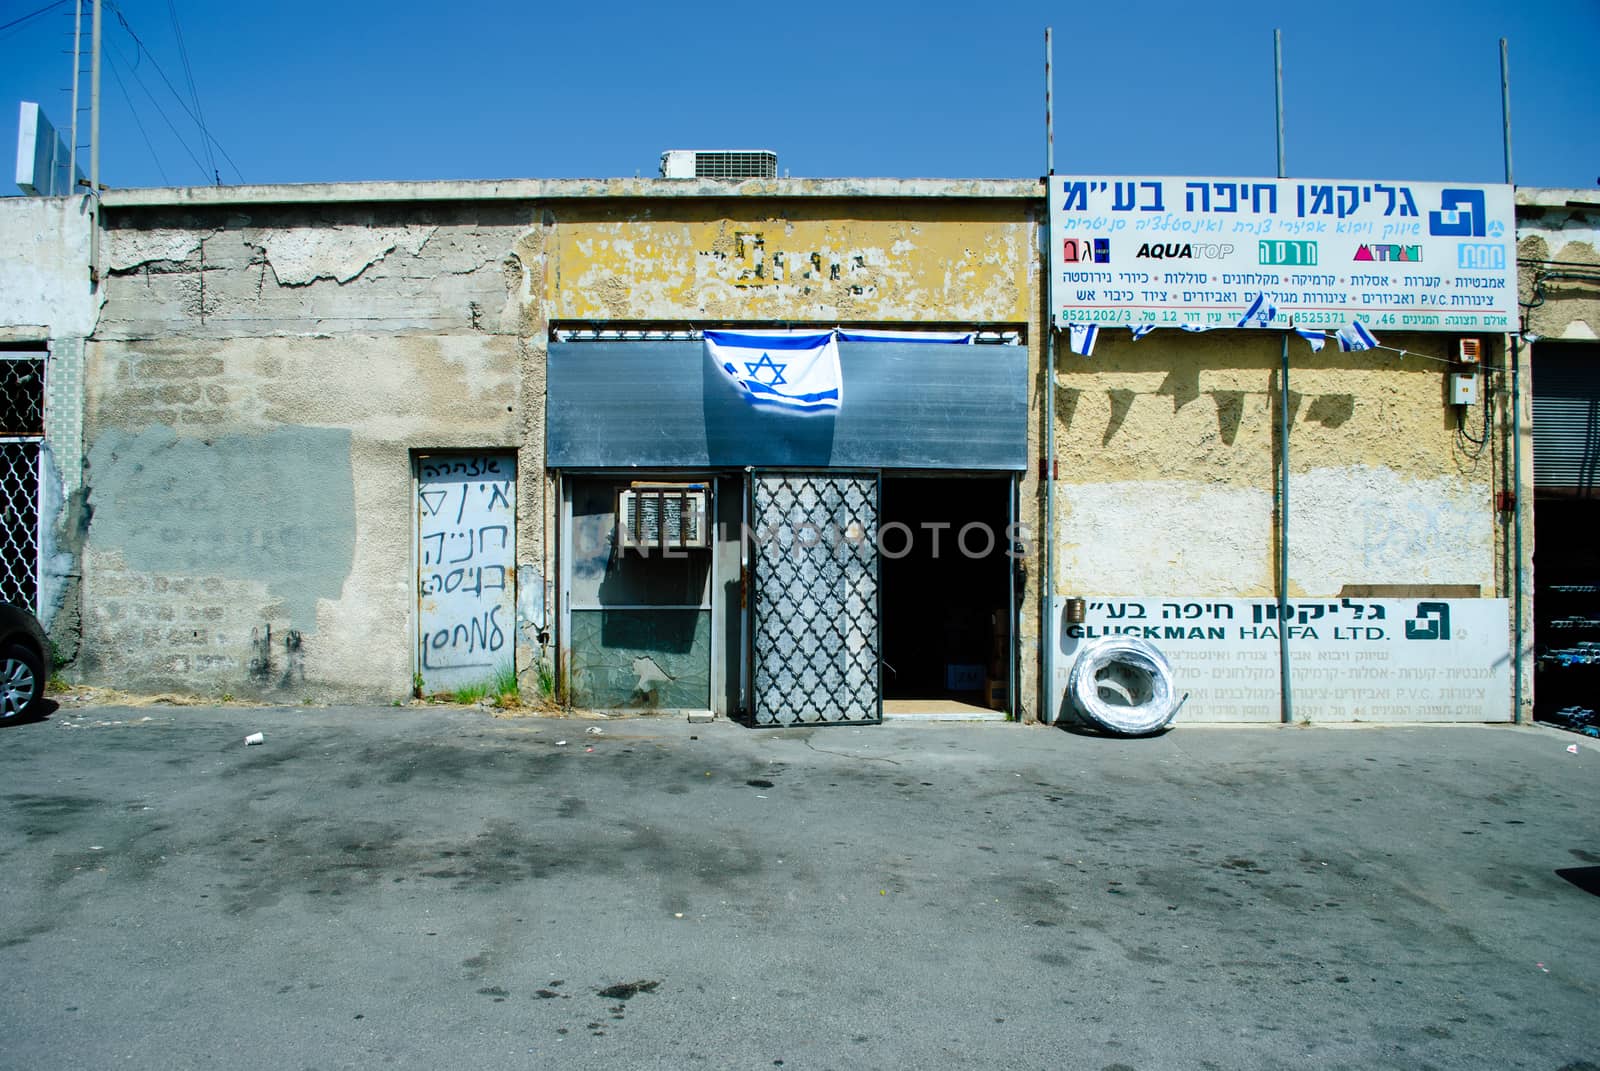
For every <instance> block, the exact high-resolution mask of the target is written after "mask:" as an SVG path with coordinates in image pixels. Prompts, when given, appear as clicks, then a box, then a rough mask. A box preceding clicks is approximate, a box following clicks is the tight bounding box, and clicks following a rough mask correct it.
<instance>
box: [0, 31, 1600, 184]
mask: <svg viewBox="0 0 1600 1071" xmlns="http://www.w3.org/2000/svg"><path fill="white" fill-rule="evenodd" d="M47 3H48V0H0V24H5V23H9V22H11V21H12V20H14V19H20V18H23V17H24V16H26V15H28V14H30V13H31V12H34V11H36V10H38V9H39V8H42V7H45V6H46V4H47ZM87 8H88V0H85V9H86V10H87ZM174 11H175V12H176V14H177V16H178V24H179V25H180V26H181V27H182V33H183V37H184V40H185V43H186V45H187V52H188V61H189V68H190V70H192V73H193V80H194V84H195V87H196V89H197V91H198V98H199V105H200V108H199V110H200V112H201V113H202V114H203V115H204V117H205V120H206V123H207V126H208V127H209V129H210V131H211V133H212V135H213V136H214V138H215V139H216V142H217V143H219V144H220V146H221V151H218V150H217V149H216V148H215V147H213V149H212V152H211V157H208V156H207V154H206V152H205V151H204V142H203V139H202V138H201V136H200V134H199V132H198V129H197V126H196V124H195V123H194V121H193V120H192V119H191V118H190V116H189V114H188V113H187V112H186V111H185V105H187V106H188V108H189V110H193V109H194V105H193V103H192V100H191V99H190V98H189V95H188V91H187V86H188V78H187V75H186V71H185V65H184V59H183V55H182V53H181V52H180V50H179V47H178V44H177V38H176V35H175V33H174V30H173V17H172V14H173V12H174ZM119 13H120V15H121V18H122V20H125V21H126V28H125V27H124V25H123V23H122V21H119V19H118V17H117V16H118V14H119ZM1051 24H1053V25H1054V28H1055V33H1056V44H1055V62H1056V79H1055V83H1056V170H1057V171H1058V172H1059V173H1062V174H1069V173H1087V174H1164V175H1239V176H1252V175H1272V174H1274V173H1275V171H1276V158H1275V127H1274V119H1273V98H1272V30H1273V29H1274V28H1280V29H1282V30H1283V33H1284V65H1285V96H1286V114H1287V127H1288V167H1289V174H1290V175H1292V176H1297V177H1318V178H1391V179H1411V180H1427V181H1447V180H1449V181H1461V182H1497V181H1500V180H1501V179H1502V177H1503V173H1504V170H1503V163H1502V154H1501V153H1502V150H1501V117H1500V81H1499V39H1500V38H1501V37H1506V38H1508V39H1509V41H1510V49H1511V77H1512V121H1513V126H1514V132H1513V136H1514V150H1515V164H1516V179H1517V182H1518V184H1519V185H1525V186H1574V187H1591V188H1592V187H1594V186H1595V185H1596V183H1597V181H1600V63H1597V62H1596V61H1595V60H1594V49H1595V47H1596V45H1597V43H1600V2H1596V0H1548V2H1544V3H1540V4H1531V3H1526V2H1522V3H1518V2H1505V3H1484V2H1475V0H1463V2H1457V3H1442V2H1438V3H1422V2H1418V3H1407V2H1403V0H1391V2H1371V0H1353V2H1347V3H1337V4H1334V3H1314V4H1313V3H1294V2H1292V0H1291V2H1280V3H1277V4H1268V3H1262V2H1257V0H1234V2H1230V3H1225V4H1196V3H1178V2H1173V0H1159V2H1142V0H1126V2H1120V3H1119V2H1108V3H1101V4H1091V5H1084V4H1053V5H1051V4H1043V3H1005V2H1003V0H1002V2H1001V3H990V4H982V3H980V4H971V3H963V4H955V3H951V2H949V0H927V2H924V3H908V2H902V0H879V2H875V3H857V4H851V5H846V6H841V5H821V4H817V5H796V4H774V3H760V2H756V3H751V2H749V0H745V2H743V3H738V4H720V3H695V2H693V0H680V2H674V3H650V4H640V5H638V6H637V7H632V8H630V6H629V5H627V4H594V3H571V2H561V3H554V4H539V3H529V2H526V0H525V2H521V3H502V2H498V0H455V2H453V3H449V4H443V3H437V2H432V3H422V2H414V0H385V2H382V3H375V2H370V0H369V2H367V3H361V4H356V3H349V2H346V0H321V2H317V3H312V2H307V0H279V2H266V3H256V4H236V3H223V2H219V0H209V2H202V0H116V2H115V3H114V4H113V3H112V2H111V0H106V15H105V41H106V49H105V52H106V55H107V57H108V62H107V65H106V71H105V74H104V75H103V85H102V95H103V102H104V103H103V117H102V120H101V129H102V136H103V145H102V150H101V181H102V182H104V183H106V184H107V185H111V186H160V185H195V184H205V183H208V182H209V181H210V180H211V173H212V170H213V160H212V158H214V165H215V169H216V170H217V171H219V172H220V173H221V177H222V180H223V181H224V182H225V183H230V184H231V183H237V182H240V181H247V182H252V183H256V182H322V181H355V180H368V179H454V178H463V179H480V178H525V177H532V178H564V177H613V176H632V175H634V174H642V175H645V176H650V175H653V174H654V173H655V170H656V167H657V165H658V161H659V157H660V153H661V151H662V150H664V149H668V148H766V149H773V150H775V151H776V152H777V153H778V166H779V168H780V170H781V171H787V172H789V173H791V174H793V175H794V176H796V177H832V176H845V175H849V176H895V177H999V178H1007V177H1009V178H1032V177H1037V176H1038V175H1040V174H1042V173H1043V172H1044V169H1045V150H1044V73H1043V59H1044V42H1043V34H1044V28H1045V26H1046V25H1051ZM130 29H131V31H132V34H130V32H129V30H130ZM71 31H72V4H71V3H70V2H69V3H64V4H61V5H59V6H57V7H54V8H52V9H51V10H49V11H48V12H46V13H45V14H43V15H40V16H38V17H36V18H32V19H29V20H27V21H25V22H23V23H21V24H20V25H18V26H14V27H12V28H10V29H6V30H0V107H3V109H4V110H3V112H0V115H3V116H4V118H0V130H7V131H12V132H13V134H12V137H11V138H10V139H9V140H8V141H7V143H6V146H5V148H4V150H3V151H4V156H5V159H6V160H7V161H8V162H7V165H6V166H7V167H8V168H9V167H10V166H11V163H10V161H12V160H13V159H14V151H15V150H14V148H13V146H14V145H15V139H14V130H15V124H16V118H15V117H16V110H17V103H18V102H19V101H20V100H35V101H38V102H39V103H40V104H41V105H42V106H43V108H44V110H45V113H46V114H47V115H48V116H49V117H50V118H51V119H52V121H54V122H55V123H56V125H57V127H58V128H62V129H65V128H66V127H67V125H68V123H69V122H70V113H71V95H70V93H69V92H68V91H67V88H68V87H69V86H70V80H71V66H72V60H71V52H70V50H71V45H72V37H71ZM132 35H137V37H138V38H139V40H141V41H142V42H143V45H144V47H143V48H140V46H138V45H137V44H135V41H134V37H133V36H132ZM87 37H88V19H87V14H86V16H85V47H86V48H87ZM85 70H87V63H86V64H85ZM163 75H164V76H165V80H164V79H163ZM167 81H170V82H171V84H172V85H173V86H174V87H176V88H177V89H178V90H179V91H180V92H182V94H183V97H184V102H183V103H182V104H180V102H179V100H178V98H177V97H176V96H175V95H174V94H173V93H172V92H171V91H169V90H168V88H167V85H166V82H167ZM147 90H148V93H147ZM83 95H84V101H85V106H87V96H88V78H87V75H85V77H84V82H83ZM81 122H82V127H83V131H82V133H81V134H80V138H79V141H80V143H81V144H87V141H88V134H87V128H88V115H87V112H85V113H84V114H83V118H82V120H81ZM141 124H142V131H141ZM174 128H175V130H174ZM175 131H176V132H175ZM80 155H81V156H83V157H84V158H85V159H86V158H87V151H86V150H85V151H83V152H82V153H81V154H80ZM85 170H87V166H85ZM7 179H8V181H6V182H5V183H4V187H5V191H6V192H15V188H14V186H13V185H12V183H11V182H10V181H9V175H8V176H7Z"/></svg>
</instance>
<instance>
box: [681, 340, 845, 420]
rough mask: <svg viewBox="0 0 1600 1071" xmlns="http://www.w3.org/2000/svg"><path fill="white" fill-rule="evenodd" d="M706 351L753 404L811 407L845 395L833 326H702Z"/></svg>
mask: <svg viewBox="0 0 1600 1071" xmlns="http://www.w3.org/2000/svg"><path fill="white" fill-rule="evenodd" d="M704 338H705V344H706V354H707V356H709V357H710V358H711V360H712V362H713V363H714V364H715V365H716V366H717V370H718V371H720V372H721V373H722V374H723V375H724V376H725V377H726V378H727V380H728V381H729V382H730V383H732V384H733V385H734V386H736V387H738V388H739V391H740V393H742V394H743V395H744V396H745V398H747V399H748V400H749V401H750V402H751V403H753V404H756V405H771V406H777V407H780V408H783V409H794V410H800V411H802V412H813V411H817V410H823V409H837V408H839V405H840V403H841V402H842V401H843V400H844V382H843V378H842V377H841V375H840V373H839V343H838V341H837V340H836V337H835V335H834V333H833V332H832V331H825V332H818V331H706V332H705V333H704Z"/></svg>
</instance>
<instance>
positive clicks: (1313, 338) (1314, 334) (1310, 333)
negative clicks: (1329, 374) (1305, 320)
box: [1294, 327, 1328, 353]
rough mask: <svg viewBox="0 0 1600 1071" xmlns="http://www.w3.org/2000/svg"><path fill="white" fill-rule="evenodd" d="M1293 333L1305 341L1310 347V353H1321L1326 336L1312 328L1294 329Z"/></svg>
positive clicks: (1325, 343) (1326, 340)
mask: <svg viewBox="0 0 1600 1071" xmlns="http://www.w3.org/2000/svg"><path fill="white" fill-rule="evenodd" d="M1294 333H1295V334H1297V335H1299V336H1300V337H1301V338H1303V339H1305V340H1306V344H1307V345H1308V346H1310V347H1311V352H1312V353H1321V352H1322V347H1323V346H1325V345H1327V342H1328V336H1327V334H1325V333H1324V332H1322V331H1318V330H1316V329H1314V328H1310V327H1297V328H1295V329H1294Z"/></svg>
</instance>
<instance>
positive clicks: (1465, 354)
mask: <svg viewBox="0 0 1600 1071" xmlns="http://www.w3.org/2000/svg"><path fill="white" fill-rule="evenodd" d="M1456 359H1457V360H1459V361H1460V362H1461V363H1462V364H1482V363H1483V339H1481V338H1461V339H1457V340H1456Z"/></svg>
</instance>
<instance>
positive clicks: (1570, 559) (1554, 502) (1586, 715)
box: [1533, 491, 1600, 732]
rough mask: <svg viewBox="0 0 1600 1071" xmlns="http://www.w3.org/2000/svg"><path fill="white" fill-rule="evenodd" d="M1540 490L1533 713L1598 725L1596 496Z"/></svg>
mask: <svg viewBox="0 0 1600 1071" xmlns="http://www.w3.org/2000/svg"><path fill="white" fill-rule="evenodd" d="M1569 494H1572V495H1573V497H1556V496H1555V495H1552V494H1548V493H1545V494H1540V495H1539V496H1538V497H1536V498H1535V500H1534V505H1533V528H1534V536H1533V576H1534V597H1533V607H1534V611H1533V612H1534V623H1533V640H1534V651H1535V662H1534V683H1533V695H1534V707H1533V715H1534V717H1535V718H1537V719H1538V720H1540V721H1546V722H1551V723H1553V724H1556V725H1560V726H1562V727H1563V728H1568V729H1576V730H1578V731H1579V732H1586V731H1588V732H1592V731H1594V730H1596V729H1600V714H1597V712H1596V709H1595V708H1596V707H1600V543H1596V541H1595V537H1594V533H1595V530H1596V526H1597V525H1600V499H1597V498H1586V497H1576V493H1575V492H1571V491H1569Z"/></svg>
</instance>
